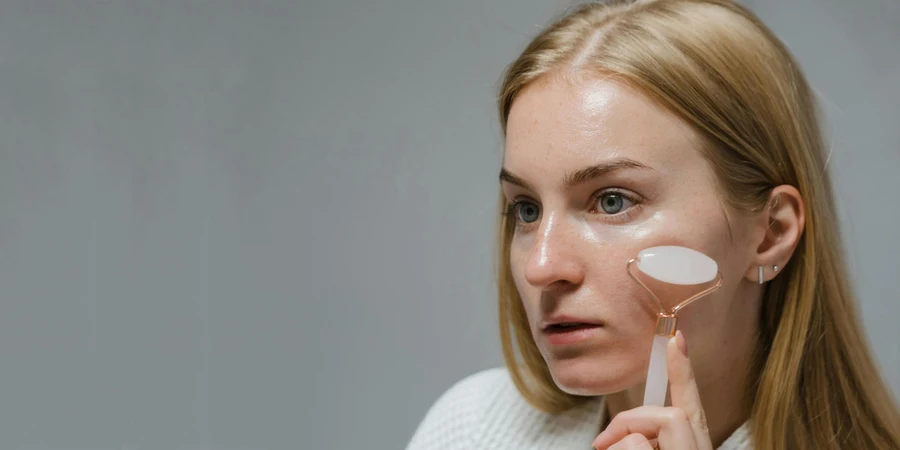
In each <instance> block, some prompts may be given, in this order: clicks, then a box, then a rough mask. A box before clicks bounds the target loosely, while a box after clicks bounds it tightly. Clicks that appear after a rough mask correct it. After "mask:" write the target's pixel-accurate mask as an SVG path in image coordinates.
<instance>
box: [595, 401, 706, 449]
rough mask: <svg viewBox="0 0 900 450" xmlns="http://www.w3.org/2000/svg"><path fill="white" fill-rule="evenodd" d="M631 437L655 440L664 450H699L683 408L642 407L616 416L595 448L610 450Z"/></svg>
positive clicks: (599, 438)
mask: <svg viewBox="0 0 900 450" xmlns="http://www.w3.org/2000/svg"><path fill="white" fill-rule="evenodd" d="M631 434H640V435H642V436H644V437H645V438H646V439H648V440H650V439H656V440H657V441H658V443H659V447H660V448H663V449H665V450H683V449H684V450H696V449H697V448H698V447H697V443H696V438H695V437H694V430H693V429H691V424H690V422H689V421H688V418H687V414H685V412H684V411H683V410H682V409H681V408H675V407H669V408H666V407H662V406H639V407H637V408H635V409H631V410H628V411H625V412H621V413H619V414H617V415H616V417H614V418H613V420H612V422H610V423H609V425H608V426H607V427H606V429H605V430H603V432H602V433H600V435H599V436H597V439H595V440H594V443H593V446H594V448H596V449H597V450H608V449H609V448H610V447H611V446H612V445H614V444H615V443H617V442H619V441H621V440H623V439H625V438H626V437H627V436H628V435H631Z"/></svg>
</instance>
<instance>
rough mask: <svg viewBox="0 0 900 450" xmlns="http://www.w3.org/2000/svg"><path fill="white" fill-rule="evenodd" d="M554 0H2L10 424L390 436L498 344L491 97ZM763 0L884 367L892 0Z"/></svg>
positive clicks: (898, 183)
mask: <svg viewBox="0 0 900 450" xmlns="http://www.w3.org/2000/svg"><path fill="white" fill-rule="evenodd" d="M567 4H568V2H562V1H556V2H547V1H539V0H530V1H521V0H502V1H491V2H483V1H480V0H463V1H434V2H422V1H416V0H383V1H378V2H371V1H363V0H356V1H328V2H325V1H322V2H316V3H307V2H293V1H288V0H279V1H265V0H257V1H252V2H251V1H243V2H241V1H237V0H230V1H201V0H196V1H161V0H156V1H137V0H135V1H120V0H108V1H100V0H97V1H87V0H80V1H74V0H45V1H25V0H22V1H2V2H0V68H2V71H0V75H2V76H0V211H2V213H0V264H2V267H0V286H2V289H3V297H2V302H0V448H3V449H34V450H37V449H115V450H139V449H140V450H143V449H173V450H175V449H298V448H300V449H351V448H367V449H391V448H401V447H403V446H404V445H405V444H406V442H407V440H408V438H409V437H410V435H411V434H412V432H413V430H414V429H415V427H416V425H417V424H418V422H419V420H420V419H421V418H422V416H423V415H424V413H425V411H426V410H427V408H428V406H430V404H431V403H432V402H433V401H434V400H435V399H436V398H437V396H438V395H440V393H441V392H442V391H443V390H444V389H446V388H447V387H449V386H450V385H451V384H452V383H453V382H455V381H456V380H458V379H460V378H462V377H464V376H465V375H467V374H470V373H472V372H474V371H477V370H480V369H483V368H487V367H492V366H498V365H500V364H501V358H500V352H499V345H498V343H497V337H496V334H497V333H496V330H495V310H494V309H495V307H494V294H493V292H494V289H493V284H492V279H491V267H492V263H491V251H490V249H491V237H492V236H491V233H492V226H493V223H494V214H495V211H494V206H495V201H496V184H497V182H496V174H497V170H498V168H499V161H500V150H501V143H500V138H499V136H500V132H499V129H498V125H497V124H496V116H495V111H494V103H493V97H494V95H495V88H496V83H497V80H498V77H499V75H500V72H501V70H502V69H503V67H504V65H505V64H506V63H508V62H509V61H510V60H511V59H512V58H514V57H515V55H516V54H517V52H518V51H520V50H521V49H522V47H523V46H524V45H525V43H526V42H527V39H528V37H529V36H531V35H533V34H534V33H536V32H537V31H538V30H539V28H540V26H541V25H543V24H546V23H547V22H548V21H549V20H550V19H551V18H552V17H553V16H554V15H555V14H556V13H558V12H560V11H561V9H562V7H564V6H565V5H567ZM751 6H753V7H754V8H755V9H756V10H757V11H758V12H759V13H760V15H761V16H762V17H763V19H764V20H766V21H767V22H768V23H769V24H770V25H771V26H772V27H773V28H774V29H775V31H776V32H777V33H778V34H779V35H780V36H781V37H782V38H783V39H784V40H785V41H786V42H787V44H788V45H789V46H790V47H791V48H792V49H793V50H794V51H795V52H796V54H797V56H798V57H799V59H800V61H801V63H802V65H803V66H804V68H805V69H806V72H807V74H808V76H809V78H810V79H811V81H812V84H813V85H814V86H815V87H816V89H817V90H818V91H819V93H820V94H821V96H822V98H823V99H825V106H826V112H827V113H828V119H829V124H828V126H827V132H828V134H829V137H830V139H831V141H832V142H833V143H834V147H833V154H832V156H831V159H830V163H829V170H830V171H831V172H832V174H833V175H834V176H835V179H836V182H837V187H838V192H839V195H840V199H839V202H840V208H841V213H842V224H843V225H844V230H845V234H846V236H845V237H846V239H847V241H848V244H849V247H850V248H851V250H852V251H851V253H850V255H849V258H850V261H848V262H849V264H850V265H851V266H852V268H853V272H854V274H855V281H856V283H857V285H858V291H859V294H860V296H861V299H862V311H863V318H864V320H865V324H866V327H867V328H866V329H867V331H868V333H869V336H870V338H871V339H872V340H873V341H874V348H875V352H876V354H877V356H878V358H879V360H880V361H881V364H882V367H883V370H884V374H885V376H886V377H887V379H888V380H889V382H890V383H891V385H892V386H893V388H894V389H895V390H896V391H900V350H898V343H900V329H898V328H897V326H896V318H897V317H898V316H900V302H898V294H900V276H897V275H898V264H897V262H896V258H897V255H900V237H898V235H900V232H898V228H897V226H898V224H900V207H898V204H900V202H898V200H897V198H896V196H897V192H900V176H897V173H898V170H900V106H898V105H900V88H898V84H897V80H900V25H898V24H900V8H898V4H897V3H896V2H894V1H892V0H882V1H878V0H872V1H868V2H852V5H851V4H850V2H845V1H842V0H828V1H823V0H791V1H785V0H766V1H762V0H760V1H756V2H753V3H752V4H751Z"/></svg>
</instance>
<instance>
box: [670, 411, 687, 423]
mask: <svg viewBox="0 0 900 450" xmlns="http://www.w3.org/2000/svg"><path fill="white" fill-rule="evenodd" d="M665 418H666V421H668V422H669V423H679V422H687V421H688V416H687V413H686V412H684V410H683V409H681V408H666V412H665Z"/></svg>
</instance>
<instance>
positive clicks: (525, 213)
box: [515, 202, 541, 223]
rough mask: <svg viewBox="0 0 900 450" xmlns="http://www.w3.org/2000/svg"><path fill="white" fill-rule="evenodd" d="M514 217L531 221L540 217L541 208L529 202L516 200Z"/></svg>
mask: <svg viewBox="0 0 900 450" xmlns="http://www.w3.org/2000/svg"><path fill="white" fill-rule="evenodd" d="M515 208H516V218H517V219H518V220H521V221H522V222H525V223H532V222H534V221H536V220H538V219H539V218H540V217H541V209H540V207H538V205H536V204H534V203H531V202H518V203H516V205H515Z"/></svg>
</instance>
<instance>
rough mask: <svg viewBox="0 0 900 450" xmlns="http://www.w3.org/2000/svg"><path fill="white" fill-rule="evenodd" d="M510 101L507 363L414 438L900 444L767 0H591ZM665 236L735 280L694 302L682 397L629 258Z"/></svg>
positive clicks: (673, 361)
mask: <svg viewBox="0 0 900 450" xmlns="http://www.w3.org/2000/svg"><path fill="white" fill-rule="evenodd" d="M499 108H500V119H501V123H502V125H503V130H504V133H505V152H504V160H503V168H502V171H501V173H500V184H501V209H502V211H503V213H504V214H503V215H502V219H501V221H500V226H499V233H498V243H499V245H498V266H499V267H498V269H499V270H498V285H499V309H500V331H501V338H502V343H503V351H504V356H505V359H506V366H507V368H506V369H503V370H500V369H494V370H489V371H485V372H482V373H478V374H475V375H473V376H471V377H469V378H467V379H465V380H463V381H461V382H460V383H458V384H457V385H456V386H454V387H453V388H451V389H450V390H449V391H448V392H446V393H445V394H444V395H443V396H442V397H441V399H439V400H438V402H437V403H436V404H435V405H434V406H433V407H432V408H431V410H430V411H429V413H428V415H427V417H426V418H425V420H424V421H423V423H422V424H421V425H420V427H419V429H418V431H417V432H416V434H415V435H414V437H413V439H412V442H411V443H410V445H409V448H410V449H442V450H446V449H456V448H460V449H462V448H466V449H468V448H491V449H507V448H508V449H532V448H533V449H556V450H558V449H568V448H572V449H575V448H589V446H591V445H593V446H594V448H598V449H624V448H641V449H650V448H659V449H664V450H680V449H713V448H719V449H750V448H757V449H832V448H834V449H837V448H844V449H898V448H900V414H898V411H897V407H896V405H895V403H894V400H893V399H894V397H893V394H892V393H891V392H890V391H889V389H888V388H887V387H886V385H885V383H884V382H883V380H882V379H881V378H880V376H879V373H878V369H877V367H876V365H875V363H874V362H873V360H872V357H871V354H870V351H869V349H868V347H867V343H866V338H865V333H864V332H863V330H862V329H861V327H860V324H859V322H858V319H857V313H856V310H855V308H856V305H855V300H854V298H853V295H852V293H851V287H850V285H849V282H848V275H847V270H846V268H845V267H844V265H843V260H844V259H843V257H842V256H841V250H840V244H839V232H838V229H837V220H836V218H835V208H834V204H833V200H832V198H833V197H832V194H831V187H830V182H829V179H828V175H827V173H825V155H824V144H823V140H822V137H821V133H820V130H819V123H818V120H817V118H816V114H815V105H814V102H813V97H812V93H811V90H810V88H809V86H808V84H807V82H806V80H805V79H804V77H803V75H802V73H801V72H800V70H799V69H798V66H797V64H796V62H795V61H794V59H793V58H792V57H791V55H790V54H789V53H788V51H787V50H786V49H785V47H784V46H783V44H782V43H781V42H780V41H779V40H778V39H777V38H776V37H775V36H773V34H772V33H771V32H770V31H769V30H768V29H767V28H766V27H765V26H764V25H763V24H762V23H760V21H759V20H758V19H757V18H756V17H755V16H754V15H753V14H752V13H750V12H749V11H747V10H746V9H745V8H743V7H741V6H739V5H737V4H734V3H732V2H730V1H726V0H658V1H637V2H632V1H615V2H606V3H598V4H589V5H584V6H581V7H579V8H578V9H576V10H574V11H572V12H571V13H569V14H567V15H566V16H565V17H563V18H561V19H560V20H558V21H557V22H555V23H554V24H552V25H551V26H550V27H549V28H547V29H546V30H544V31H543V32H542V33H541V34H540V35H538V36H537V37H536V38H535V39H534V40H533V41H532V42H531V43H530V45H529V46H528V47H527V48H526V49H525V50H524V52H523V53H522V54H521V55H520V56H519V58H518V59H517V60H515V61H514V62H513V63H512V64H511V65H510V66H509V68H508V70H507V72H506V74H505V78H504V80H503V85H502V87H501V90H500V98H499ZM668 244H674V245H681V246H685V247H690V248H693V249H696V250H699V251H701V252H703V253H705V254H707V255H709V256H710V257H712V258H713V259H714V260H715V261H716V262H717V263H718V266H719V271H720V273H721V274H722V277H723V279H724V284H723V285H722V287H721V288H720V289H718V290H717V291H716V292H715V293H714V294H713V295H711V296H710V297H707V298H704V299H702V300H700V301H699V302H698V303H695V304H694V305H692V306H690V307H688V308H686V309H685V310H684V311H683V312H682V313H681V315H680V319H679V330H680V332H679V333H678V334H677V335H676V337H675V338H673V339H672V340H671V342H670V343H669V347H668V363H669V378H670V388H669V394H670V403H667V404H671V406H667V407H651V406H641V401H642V392H643V382H644V379H645V377H646V370H647V365H648V362H649V344H650V342H651V341H652V336H653V333H654V327H655V320H656V319H655V318H656V313H657V312H658V309H659V307H658V306H657V305H656V303H655V302H654V301H653V300H652V298H650V296H649V295H648V294H647V293H646V292H645V291H643V290H642V289H641V288H640V286H639V285H637V283H635V282H634V281H633V280H631V279H630V278H629V276H628V274H627V272H626V263H627V261H628V260H629V259H631V258H633V257H635V256H636V255H637V253H638V252H639V251H640V250H642V249H644V248H648V247H653V246H657V245H668ZM688 355H689V356H688Z"/></svg>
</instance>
